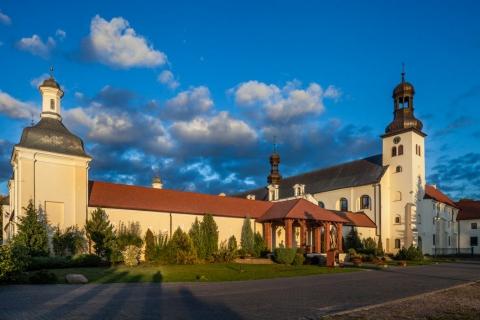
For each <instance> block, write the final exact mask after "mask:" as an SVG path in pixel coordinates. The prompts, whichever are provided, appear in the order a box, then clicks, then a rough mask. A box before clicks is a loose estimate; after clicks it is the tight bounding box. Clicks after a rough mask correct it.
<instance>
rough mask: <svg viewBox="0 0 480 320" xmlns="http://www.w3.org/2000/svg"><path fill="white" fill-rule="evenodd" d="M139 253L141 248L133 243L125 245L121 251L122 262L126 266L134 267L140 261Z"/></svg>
mask: <svg viewBox="0 0 480 320" xmlns="http://www.w3.org/2000/svg"><path fill="white" fill-rule="evenodd" d="M140 253H141V250H140V248H139V247H137V246H134V245H129V246H126V247H125V249H124V250H123V251H122V255H123V262H124V263H125V265H126V266H127V267H134V266H136V265H138V263H139V262H140Z"/></svg>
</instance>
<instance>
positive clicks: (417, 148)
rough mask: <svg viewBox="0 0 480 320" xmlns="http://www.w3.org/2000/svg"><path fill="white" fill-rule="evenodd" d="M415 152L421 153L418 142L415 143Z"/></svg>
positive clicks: (419, 154) (418, 154)
mask: <svg viewBox="0 0 480 320" xmlns="http://www.w3.org/2000/svg"><path fill="white" fill-rule="evenodd" d="M415 153H416V154H417V156H421V155H422V148H421V147H420V145H418V144H416V145H415Z"/></svg>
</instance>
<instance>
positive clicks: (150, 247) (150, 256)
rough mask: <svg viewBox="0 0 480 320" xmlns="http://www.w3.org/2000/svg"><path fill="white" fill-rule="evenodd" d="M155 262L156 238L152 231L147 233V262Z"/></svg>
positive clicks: (148, 230)
mask: <svg viewBox="0 0 480 320" xmlns="http://www.w3.org/2000/svg"><path fill="white" fill-rule="evenodd" d="M153 260H155V236H154V234H153V232H152V231H150V229H147V232H146V233H145V261H147V262H148V261H153Z"/></svg>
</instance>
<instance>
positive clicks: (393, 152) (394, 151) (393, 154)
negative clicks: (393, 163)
mask: <svg viewBox="0 0 480 320" xmlns="http://www.w3.org/2000/svg"><path fill="white" fill-rule="evenodd" d="M396 156H397V147H392V157H396Z"/></svg>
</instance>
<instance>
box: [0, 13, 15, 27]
mask: <svg viewBox="0 0 480 320" xmlns="http://www.w3.org/2000/svg"><path fill="white" fill-rule="evenodd" d="M0 23H2V24H4V25H7V26H8V25H11V24H12V19H10V17H9V16H7V15H6V14H5V13H3V12H2V11H0Z"/></svg>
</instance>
